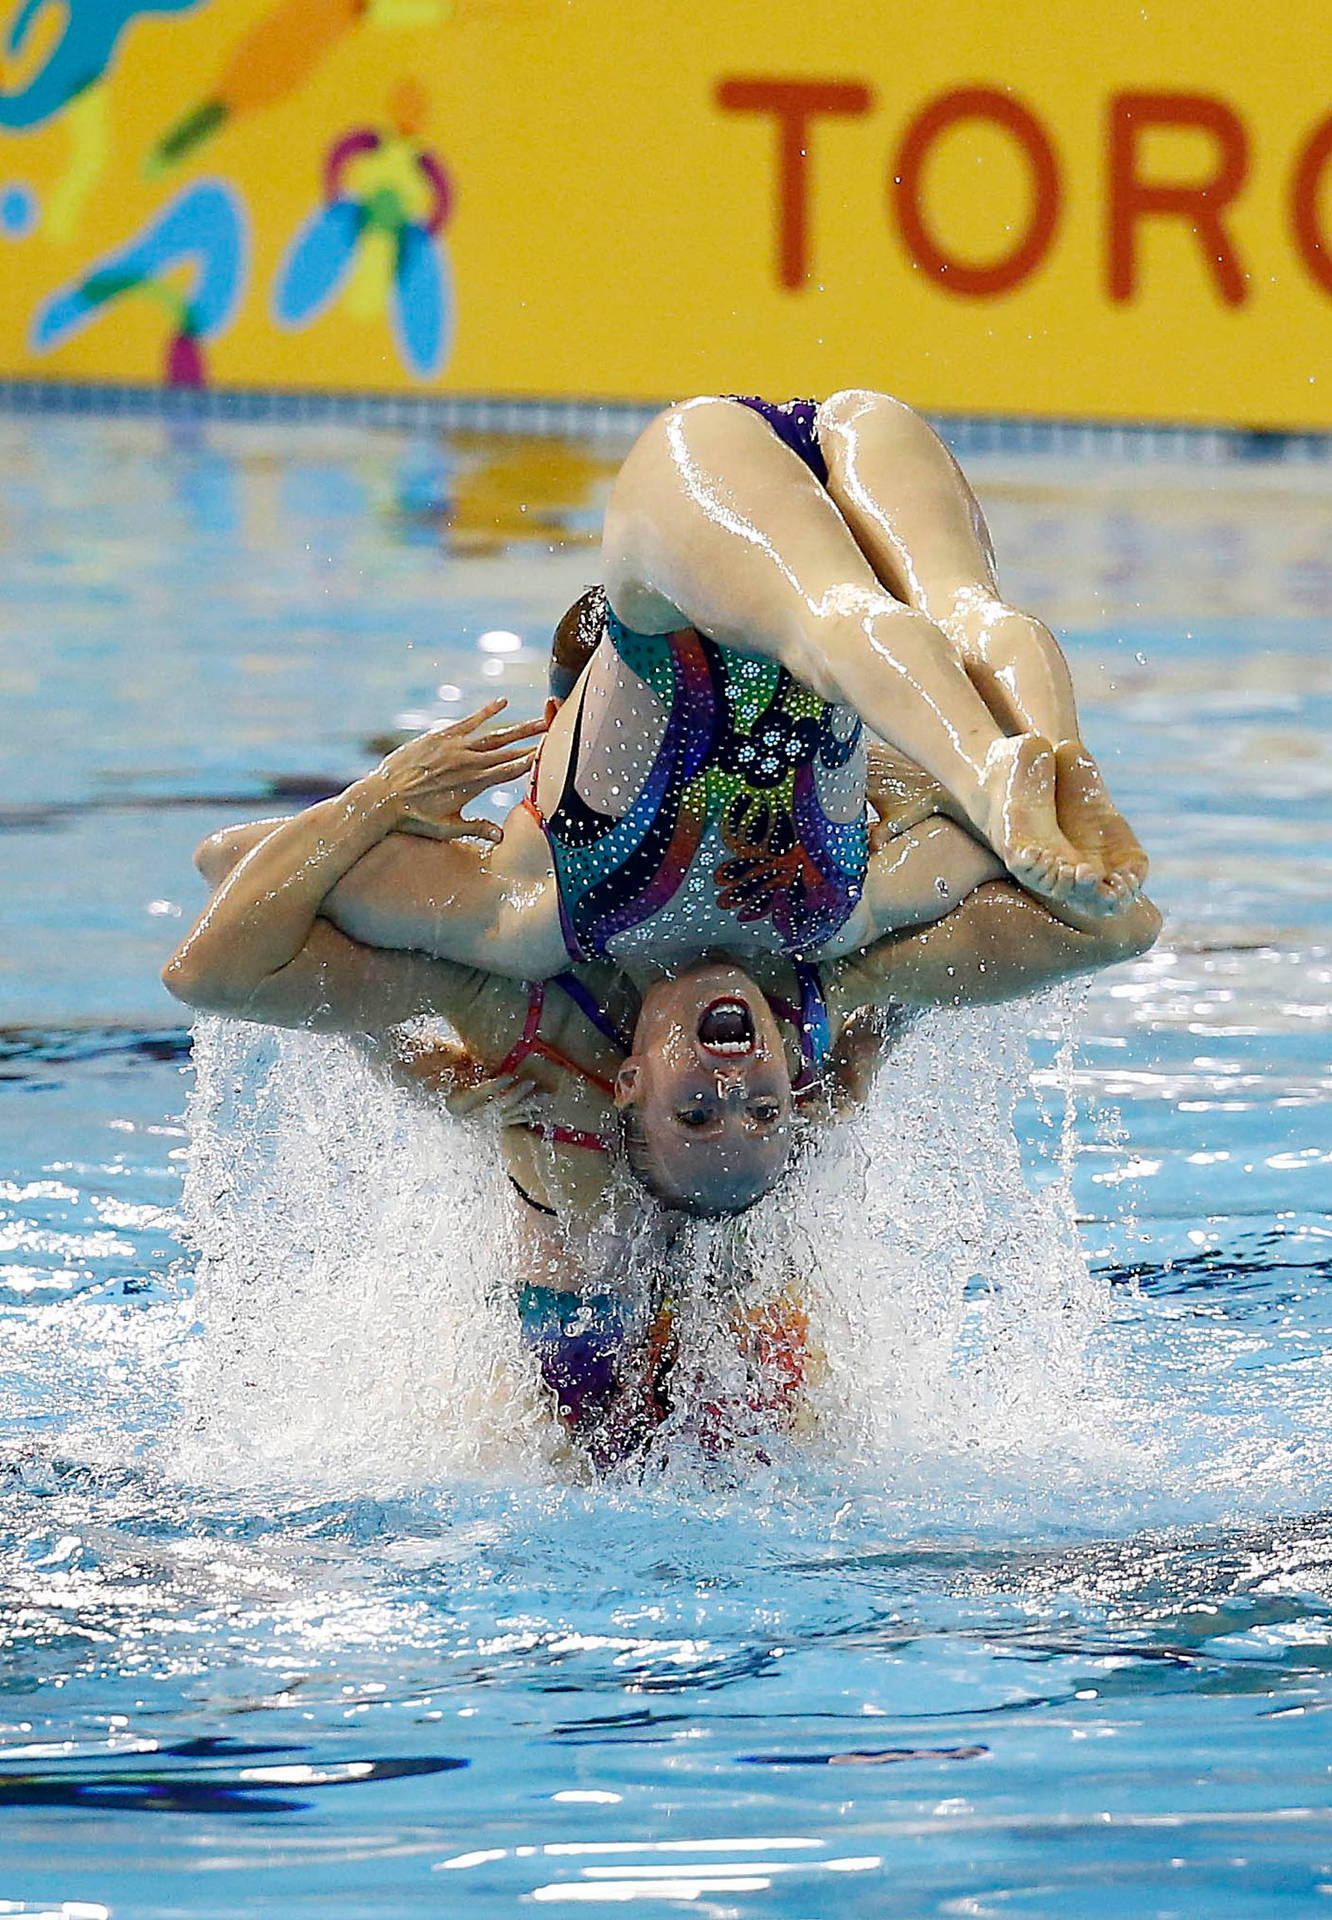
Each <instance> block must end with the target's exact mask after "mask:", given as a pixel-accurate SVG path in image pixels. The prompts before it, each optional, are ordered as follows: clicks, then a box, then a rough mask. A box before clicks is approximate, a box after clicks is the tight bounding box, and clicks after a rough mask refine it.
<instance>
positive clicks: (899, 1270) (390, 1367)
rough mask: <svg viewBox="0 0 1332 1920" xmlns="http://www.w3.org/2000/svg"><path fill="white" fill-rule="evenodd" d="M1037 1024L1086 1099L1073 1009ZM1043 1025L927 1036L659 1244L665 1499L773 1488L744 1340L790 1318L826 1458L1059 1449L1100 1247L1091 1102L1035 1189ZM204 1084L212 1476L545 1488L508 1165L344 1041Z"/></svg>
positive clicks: (213, 1047)
mask: <svg viewBox="0 0 1332 1920" xmlns="http://www.w3.org/2000/svg"><path fill="white" fill-rule="evenodd" d="M1041 1011H1042V1016H1043V1018H1044V1019H1045V1020H1046V1021H1047V1023H1048V1022H1050V1021H1053V1023H1054V1025H1055V1026H1056V1028H1057V1029H1058V1031H1059V1033H1060V1034H1061V1035H1062V1037H1063V1040H1064V1042H1065V1057H1064V1067H1063V1078H1062V1080H1061V1079H1060V1073H1059V1072H1058V1071H1056V1073H1055V1074H1054V1076H1053V1079H1054V1082H1055V1083H1056V1087H1057V1088H1058V1087H1059V1086H1063V1087H1065V1088H1066V1085H1067V1081H1068V1074H1069V1068H1068V1060H1067V1043H1068V1038H1069V1035H1070V1033H1071V1023H1072V1018H1073V1015H1072V1008H1071V1002H1070V1000H1069V999H1068V998H1064V999H1059V1000H1052V1001H1050V1002H1049V1003H1046V1004H1044V1005H1043V1007H1042V1010H1041ZM1030 1026H1031V1008H1030V1006H1027V1007H1024V1008H1005V1009H985V1010H978V1011H974V1012H968V1013H965V1014H961V1015H949V1016H948V1017H947V1018H944V1017H942V1016H940V1017H936V1018H934V1019H931V1020H927V1021H923V1022H921V1023H920V1024H919V1025H918V1026H917V1027H916V1028H915V1029H914V1030H912V1031H910V1032H908V1033H907V1034H906V1035H905V1037H904V1038H903V1039H902V1040H901V1041H900V1042H899V1044H898V1046H897V1048H896V1049H895V1051H894V1053H893V1055H892V1058H891V1060H890V1062H889V1064H888V1066H887V1067H886V1069H885V1070H884V1072H883V1073H882V1075H881V1076H880V1080H879V1082H878V1085H877V1087H876V1089H875V1092H874V1095H873V1097H872V1099H871V1101H870V1103H869V1105H868V1106H867V1107H866V1108H865V1109H864V1110H863V1111H862V1112H861V1113H860V1114H859V1115H858V1116H857V1118H856V1119H855V1120H854V1121H853V1122H852V1123H850V1124H849V1125H844V1126H841V1127H837V1128H835V1129H833V1130H831V1132H829V1133H828V1134H827V1135H826V1136H825V1137H823V1138H822V1139H821V1140H820V1141H819V1143H818V1144H817V1145H816V1146H815V1147H814V1148H813V1149H812V1150H811V1151H810V1152H809V1153H808V1154H807V1155H806V1156H805V1159H804V1161H803V1163H802V1166H801V1168H800V1171H799V1173H798V1174H797V1176H796V1177H795V1179H794V1180H793V1181H791V1182H789V1183H788V1184H787V1185H786V1187H785V1188H784V1189H782V1190H781V1191H779V1192H778V1193H776V1194H774V1195H773V1196H771V1197H770V1198H769V1199H768V1200H767V1201H765V1202H764V1203H763V1204H762V1205H761V1206H760V1207H758V1208H756V1209H754V1210H753V1211H752V1212H751V1213H750V1214H748V1215H746V1216H744V1217H743V1218H742V1219H740V1220H738V1221H735V1222H731V1223H707V1222H699V1223H691V1224H690V1226H689V1227H688V1229H687V1230H686V1231H685V1232H683V1233H680V1234H676V1235H675V1236H673V1237H672V1238H671V1239H670V1240H669V1242H668V1243H666V1242H663V1239H662V1237H661V1235H660V1233H659V1232H654V1230H653V1227H652V1225H651V1223H650V1222H649V1221H646V1220H645V1222H644V1225H643V1227H642V1229H641V1231H640V1232H639V1233H638V1234H637V1235H636V1236H635V1237H634V1238H633V1240H632V1241H631V1243H630V1244H629V1245H628V1247H627V1248H623V1249H622V1250H621V1255H620V1262H619V1267H618V1271H617V1274H616V1278H617V1280H618V1282H619V1284H620V1285H621V1287H622V1289H623V1291H624V1293H625V1294H626V1296H627V1297H628V1299H629V1300H630V1302H631V1306H632V1307H636V1309H637V1314H636V1315H631V1318H636V1320H637V1322H638V1323H639V1324H640V1325H641V1324H642V1323H643V1321H644V1320H645V1319H646V1318H647V1317H648V1316H649V1315H650V1309H651V1304H652V1302H653V1301H654V1300H660V1299H661V1297H662V1296H663V1295H664V1294H667V1293H669V1295H670V1297H671V1298H672V1299H673V1301H674V1305H675V1338H676V1341H677V1343H678V1360H677V1362H676V1367H675V1372H674V1376H673V1377H674V1379H675V1381H676V1382H677V1391H676V1392H675V1394H674V1396H673V1401H672V1409H671V1412H670V1415H669V1417H668V1418H667V1420H666V1422H665V1423H664V1425H663V1427H662V1428H661V1429H660V1431H659V1433H658V1435H657V1437H656V1439H655V1440H654V1443H653V1447H652V1449H651V1457H650V1459H649V1461H648V1463H647V1469H646V1470H647V1471H648V1473H649V1474H651V1475H655V1474H658V1473H661V1472H663V1471H666V1470H667V1469H668V1468H670V1469H676V1470H678V1469H679V1468H680V1467H681V1464H682V1462H688V1461H690V1460H691V1459H692V1462H693V1464H695V1465H696V1464H697V1460H698V1456H699V1453H700V1450H701V1452H702V1454H703V1455H709V1454H711V1455H715V1454H716V1453H717V1451H718V1446H717V1438H718V1433H719V1431H722V1430H724V1432H725V1439H726V1444H727V1448H728V1450H729V1451H730V1452H731V1453H732V1455H733V1467H734V1469H735V1470H737V1471H741V1472H745V1471H753V1470H755V1468H756V1467H758V1466H767V1467H771V1466H772V1465H773V1462H774V1459H775V1458H776V1457H777V1454H779V1453H780V1452H781V1451H782V1449H781V1442H780V1437H779V1435H778V1433H777V1429H778V1428H779V1427H781V1426H784V1425H785V1424H786V1420H785V1416H784V1415H783V1416H782V1417H781V1418H774V1417H772V1415H771V1414H767V1415H765V1414H764V1413H763V1412H762V1411H761V1410H756V1408H755V1406H754V1401H755V1394H754V1378H753V1375H754V1366H755V1361H754V1354H753V1346H754V1342H753V1339H752V1337H750V1338H748V1343H747V1342H746V1336H745V1335H744V1332H743V1330H744V1329H745V1328H750V1329H752V1328H753V1327H754V1326H755V1325H756V1324H761V1323H762V1322H763V1317H764V1315H765V1314H771V1313H773V1312H775V1311H777V1310H778V1309H779V1308H780V1307H781V1305H782V1303H783V1302H785V1303H789V1302H790V1301H791V1300H792V1298H793V1297H794V1298H796V1299H797V1300H798V1301H799V1304H800V1306H801V1307H802V1308H803V1309H804V1310H805V1311H807V1312H808V1314H809V1316H810V1320H811V1330H812V1344H813V1347H814V1350H815V1353H816V1366H815V1369H814V1378H813V1380H812V1383H811V1387H810V1391H809V1395H808V1400H809V1403H810V1404H809V1417H806V1418H803V1419H802V1420H801V1421H800V1422H799V1424H800V1425H801V1426H802V1427H803V1428H804V1429H805V1432H804V1434H803V1438H802V1441H801V1443H800V1446H801V1450H802V1451H803V1452H804V1453H805V1454H806V1455H807V1454H808V1453H809V1451H810V1450H811V1448H812V1449H813V1451H814V1452H815V1453H816V1454H817V1456H818V1457H820V1458H821V1459H824V1460H826V1459H827V1458H828V1457H829V1456H830V1455H832V1456H834V1457H836V1458H838V1459H842V1460H845V1461H847V1462H851V1461H855V1462H857V1463H861V1464H864V1465H872V1464H873V1463H876V1462H877V1463H883V1462H884V1461H885V1460H887V1459H891V1460H892V1461H893V1462H894V1463H895V1467H896V1468H897V1469H898V1470H900V1469H901V1466H902V1462H903V1461H904V1459H906V1458H907V1457H909V1456H913V1455H915V1456H919V1455H920V1454H921V1453H922V1452H928V1453H930V1454H933V1455H948V1454H955V1453H957V1452H958V1451H959V1450H970V1451H972V1452H973V1453H974V1451H975V1450H976V1449H980V1450H981V1451H982V1452H983V1453H985V1454H986V1455H987V1456H992V1455H994V1454H996V1453H998V1454H1000V1455H1004V1456H1007V1455H1009V1454H1011V1453H1012V1452H1013V1451H1014V1450H1021V1451H1024V1452H1026V1453H1030V1452H1031V1451H1032V1450H1033V1449H1034V1448H1036V1449H1038V1448H1039V1447H1040V1446H1041V1444H1042V1443H1043V1441H1048V1440H1049V1439H1050V1438H1051V1436H1053V1435H1056V1434H1058V1435H1062V1436H1065V1437H1066V1433H1067V1428H1068V1423H1069V1409H1070V1407H1071V1405H1072V1403H1073V1401H1074V1400H1075V1398H1076V1396H1077V1393H1078V1390H1079V1388H1080V1386H1081V1385H1082V1384H1083V1353H1084V1349H1085V1345H1086V1341H1087V1338H1088V1335H1089V1334H1090V1333H1091V1332H1092V1331H1093V1330H1094V1328H1095V1327H1096V1326H1097V1325H1098V1324H1099V1323H1100V1321H1101V1319H1102V1318H1103V1316H1104V1313H1105V1289H1104V1288H1103V1287H1101V1286H1099V1285H1098V1284H1097V1283H1096V1282H1094V1281H1093V1280H1092V1279H1091V1278H1090V1276H1089V1274H1088V1271H1087V1266H1086V1262H1085V1260H1084V1258H1083V1255H1082V1252H1081V1250H1080V1248H1079V1245H1078V1237H1077V1231H1076V1225H1075V1220H1074V1213H1073V1205H1072V1197H1071V1187H1070V1180H1069V1173H1070V1162H1071V1155H1072V1116H1071V1107H1069V1105H1068V1103H1067V1100H1065V1103H1064V1109H1063V1111H1062V1114H1061V1116H1060V1117H1059V1118H1058V1119H1057V1121H1056V1123H1055V1124H1054V1126H1053V1127H1052V1129H1051V1133H1052V1152H1051V1155H1050V1156H1049V1158H1048V1161H1047V1162H1046V1163H1045V1164H1044V1165H1043V1166H1042V1167H1041V1168H1040V1169H1039V1170H1038V1175H1039V1177H1038V1178H1037V1179H1036V1181H1035V1182H1034V1183H1033V1182H1031V1181H1030V1180H1029V1176H1028V1175H1027V1174H1026V1173H1024V1168H1023V1156H1022V1152H1021V1149H1020V1147H1019V1143H1018V1138H1017V1134H1016V1132H1015V1129H1014V1123H1013V1115H1014V1108H1015V1106H1016V1104H1017V1102H1018V1101H1019V1100H1020V1099H1021V1098H1022V1097H1023V1096H1024V1095H1026V1094H1028V1093H1029V1092H1030V1090H1031V1062H1030V1057H1029V1051H1028V1046H1027V1035H1028V1032H1029V1029H1030ZM195 1062H196V1086H195V1093H194V1097H193V1101H192V1104H191V1110H190V1114H189V1125H190V1130H191V1136H192V1142H193V1144H192V1148H191V1156H190V1164H189V1173H188V1179H187V1186H186V1196H185V1210H186V1218H187V1222H188V1226H189V1232H190V1235H191V1237H192V1239H193V1241H194V1244H195V1246H196V1247H197V1249H198V1253H199V1270H198V1279H197V1301H198V1312H199V1317H200V1319H201V1321H202V1323H203V1327H204V1330H205V1338H204V1340H203V1342H202V1343H201V1350H200V1352H199V1354H198V1356H197V1358H196V1360H195V1363H194V1365H193V1368H192V1372H191V1378H190V1382H189V1387H188V1392H187V1409H188V1417H187V1422H186V1425H187V1427H188V1429H189V1431H190V1435H191V1441H192V1446H191V1449H190V1450H191V1451H192V1452H193V1454H194V1456H195V1458H194V1461H193V1465H194V1467H195V1469H196V1470H197V1469H198V1468H200V1467H201V1466H202V1465H203V1463H204V1461H205V1460H206V1462H207V1466H208V1472H209V1474H210V1476H211V1475H213V1474H215V1473H216V1472H217V1471H218V1468H219V1465H222V1464H225V1463H227V1462H230V1463H231V1464H232V1466H233V1467H234V1468H235V1469H236V1470H237V1471H241V1470H244V1471H253V1470H254V1468H255V1467H256V1466H258V1465H260V1464H262V1465H264V1466H266V1467H268V1468H271V1469H273V1470H278V1471H282V1470H296V1471H306V1470H313V1471H318V1472H320V1473H333V1474H351V1475H353V1476H355V1477H358V1478H369V1479H371V1480H380V1479H385V1478H387V1479H393V1478H402V1477H405V1478H408V1479H412V1478H427V1479H430V1478H436V1477H438V1476H440V1475H449V1474H456V1473H464V1474H480V1475H482V1476H484V1477H487V1478H489V1477H491V1476H493V1475H495V1474H496V1473H499V1474H501V1475H508V1474H511V1473H514V1472H517V1473H518V1474H519V1475H520V1476H523V1477H526V1476H528V1475H530V1474H533V1473H536V1474H545V1473H546V1472H548V1471H549V1470H550V1467H551V1464H552V1461H553V1460H554V1459H555V1457H556V1456H557V1455H558V1454H560V1453H561V1451H562V1449H561V1448H560V1446H559V1442H558V1435H557V1434H556V1432H555V1430H554V1427H553V1423H552V1421H551V1419H550V1417H549V1412H548V1409H547V1408H546V1406H545V1405H544V1403H543V1400H542V1396H541V1392H540V1390H539V1388H538V1387H537V1385H536V1383H535V1376H534V1371H533V1367H532V1364H531V1361H530V1358H529V1356H528V1355H527V1354H526V1352H525V1351H524V1349H523V1346H522V1343H521V1339H520V1336H519V1333H518V1328H517V1321H516V1315H515V1314H514V1311H513V1296H514V1281H515V1275H516V1273H517V1271H518V1248H517V1244H516V1236H515V1219H514V1210H513V1203H512V1199H511V1196H510V1194H509V1191H508V1189H507V1186H506V1184H505V1182H504V1179H503V1175H502V1172H501V1170H500V1166H499V1160H498V1155H497V1153H496V1151H495V1143H494V1139H493V1135H491V1134H490V1133H489V1132H488V1131H487V1130H486V1129H484V1128H479V1127H476V1126H464V1125H461V1124H459V1123H457V1122H455V1121H452V1120H451V1119H449V1118H448V1117H447V1116H446V1115H443V1114H440V1113H437V1112H436V1111H434V1110H432V1109H430V1108H428V1107H426V1106H425V1105H424V1104H421V1103H418V1102H413V1101H411V1100H409V1099H406V1098H405V1097H404V1096H403V1095H402V1094H401V1093H400V1092H398V1091H396V1090H394V1089H392V1088H390V1087H389V1086H388V1085H387V1084H386V1083H383V1082H382V1081H380V1080H379V1079H378V1078H377V1076H376V1075H375V1073H374V1072H373V1070H372V1069H371V1067H370V1066H369V1065H368V1064H367V1063H366V1062H365V1060H364V1059H363V1058H362V1057H361V1056H360V1055H359V1054H358V1053H357V1051H356V1050H355V1049H354V1047H353V1046H352V1045H350V1044H349V1043H348V1042H345V1041H341V1040H329V1039H327V1038H325V1037H322V1036H314V1035H309V1034H300V1033H297V1034H275V1033H270V1032H266V1031H264V1030H262V1029H259V1028H255V1027H251V1026H246V1025H240V1024H230V1023H225V1022H221V1021H218V1020H212V1019H208V1020H204V1021H201V1022H200V1023H199V1027H198V1029H197V1031H196V1039H195ZM1047 1078H1049V1076H1047ZM738 1329H739V1330H740V1331H738ZM746 1344H748V1350H746ZM681 1382H687V1383H688V1388H687V1391H681V1390H679V1384H678V1383H681ZM758 1397H759V1399H760V1400H761V1399H762V1398H763V1396H762V1395H760V1396H758ZM777 1397H778V1399H779V1400H780V1397H781V1396H780V1395H778V1396H777ZM718 1409H726V1410H729V1411H728V1412H725V1413H719V1412H718ZM737 1409H740V1410H742V1411H743V1410H746V1409H747V1410H748V1411H747V1412H745V1414H744V1418H743V1419H737V1417H736V1410H737ZM737 1448H738V1449H739V1452H738V1454H737V1452H736V1450H737ZM774 1449H776V1452H775V1451H774ZM567 1464H568V1463H567V1462H565V1463H564V1468H565V1469H566V1470H567Z"/></svg>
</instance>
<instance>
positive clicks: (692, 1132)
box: [615, 962, 793, 1213]
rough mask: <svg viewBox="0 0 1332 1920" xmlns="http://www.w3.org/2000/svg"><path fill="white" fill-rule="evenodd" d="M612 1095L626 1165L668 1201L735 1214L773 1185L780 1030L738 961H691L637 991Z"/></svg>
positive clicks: (787, 1116)
mask: <svg viewBox="0 0 1332 1920" xmlns="http://www.w3.org/2000/svg"><path fill="white" fill-rule="evenodd" d="M615 1099H616V1105H617V1106H619V1107H621V1108H628V1107H632V1109H633V1120H634V1123H635V1125H636V1128H637V1131H638V1133H639V1136H640V1140H641V1146H640V1150H639V1154H638V1160H637V1164H636V1171H637V1172H638V1173H639V1175H640V1178H642V1179H643V1181H644V1184H645V1185H647V1186H648V1187H649V1188H650V1190H651V1191H652V1192H654V1193H655V1194H656V1195H657V1197H658V1198H659V1199H661V1200H662V1201H664V1202H665V1203H666V1205H668V1206H669V1205H672V1204H674V1205H677V1206H680V1205H683V1206H686V1207H688V1208H690V1209H697V1210H698V1211H700V1212H704V1213H738V1212H740V1211H741V1210H742V1209H743V1208H745V1207H748V1206H752V1204H753V1203H754V1201H755V1200H757V1199H759V1198H760V1197H761V1196H762V1195H763V1194H765V1193H767V1192H768V1191H769V1189H770V1188H771V1187H773V1186H775V1185H776V1183H777V1181H778V1180H779V1179H780V1178H781V1175H782V1173H783V1171H784V1170H785V1167H786V1163H787V1161H788V1159H789V1158H790V1153H791V1147H792V1144H793V1129H792V1124H791V1077H790V1074H789V1073H788V1071H787V1066H786V1054H785V1050H784V1048H783V1046H782V1037H781V1033H780V1031H779V1030H778V1026H777V1022H776V1020H775V1019H774V1018H773V1014H772V1009H771V1007H769V1005H768V1003H767V1001H766V1000H765V999H764V997H763V995H762V993H761V992H760V991H759V989H758V987H756V986H755V984H754V982H753V981H752V980H751V979H750V978H749V976H748V974H745V973H742V972H741V971H740V969H739V968H738V967H733V966H729V965H727V964H724V963H713V962H703V963H701V964H700V965H698V966H696V967H691V968H690V969H689V970H688V972H686V973H683V974H680V975H678V976H677V977H676V978H675V979H673V980H662V981H658V982H657V983H656V985H654V986H653V987H652V988H651V989H650V990H649V992H648V993H647V995H646V997H645V998H644V1001H643V1010H642V1012H641V1014H640V1015H639V1020H638V1026H637V1028H636V1029H635V1032H634V1051H633V1053H632V1054H631V1055H630V1057H629V1058H628V1059H627V1060H626V1061H625V1063H624V1065H623V1066H622V1067H621V1068H620V1072H619V1075H618V1077H617V1079H616V1083H615ZM645 1156H646V1162H647V1164H644V1158H645Z"/></svg>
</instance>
